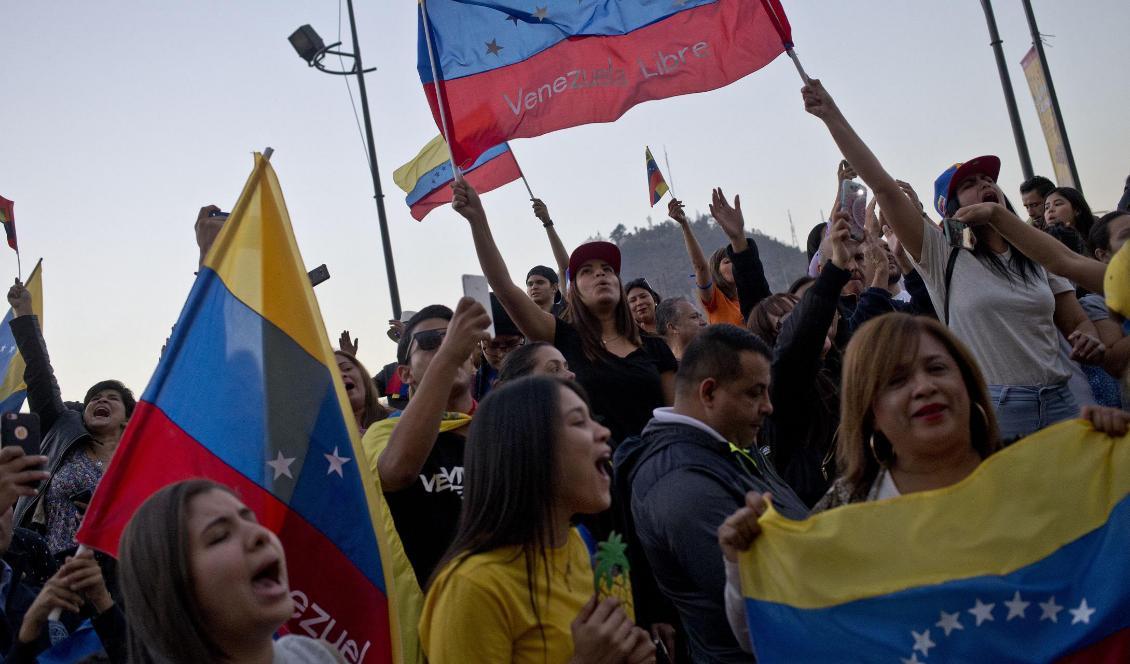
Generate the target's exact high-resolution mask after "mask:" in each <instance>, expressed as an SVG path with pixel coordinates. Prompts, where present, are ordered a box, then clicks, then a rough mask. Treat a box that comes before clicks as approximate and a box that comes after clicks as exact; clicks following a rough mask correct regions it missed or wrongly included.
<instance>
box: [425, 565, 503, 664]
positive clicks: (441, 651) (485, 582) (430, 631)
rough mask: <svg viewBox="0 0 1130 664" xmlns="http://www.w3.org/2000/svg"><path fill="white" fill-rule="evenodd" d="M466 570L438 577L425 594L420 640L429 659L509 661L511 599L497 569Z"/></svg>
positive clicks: (470, 663) (467, 663)
mask: <svg viewBox="0 0 1130 664" xmlns="http://www.w3.org/2000/svg"><path fill="white" fill-rule="evenodd" d="M460 571H461V570H456V571H455V573H454V574H446V575H444V578H440V579H437V580H436V582H435V583H433V584H432V588H431V589H430V590H429V591H428V595H427V598H426V599H425V600H424V611H423V613H422V614H421V616H420V641H421V645H422V646H423V649H424V654H425V655H426V656H427V658H428V662H429V664H480V663H481V664H497V663H498V662H509V661H510V660H511V658H512V650H513V639H514V637H513V634H512V633H511V632H512V627H511V620H510V616H509V611H508V609H507V602H506V599H505V598H504V597H500V596H499V595H498V594H497V593H496V592H495V590H494V586H496V585H497V583H492V578H491V575H489V574H488V575H485V578H483V579H481V580H479V579H472V578H470V575H468V574H461V573H460ZM495 581H497V580H495Z"/></svg>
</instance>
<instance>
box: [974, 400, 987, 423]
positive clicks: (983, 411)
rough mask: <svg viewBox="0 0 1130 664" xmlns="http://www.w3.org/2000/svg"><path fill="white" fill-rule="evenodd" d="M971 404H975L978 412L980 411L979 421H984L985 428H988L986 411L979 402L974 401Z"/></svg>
mask: <svg viewBox="0 0 1130 664" xmlns="http://www.w3.org/2000/svg"><path fill="white" fill-rule="evenodd" d="M973 405H974V406H977V410H978V411H980V413H981V421H983V422H984V423H985V428H988V427H989V415H988V413H986V412H985V409H984V408H982V407H981V404H979V403H974V404H973Z"/></svg>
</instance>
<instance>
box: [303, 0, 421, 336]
mask: <svg viewBox="0 0 1130 664" xmlns="http://www.w3.org/2000/svg"><path fill="white" fill-rule="evenodd" d="M346 6H347V7H348V9H349V32H350V34H351V35H352V37H353V52H352V53H344V52H341V51H335V50H333V49H334V48H335V47H337V46H340V45H341V42H337V43H335V44H330V45H329V46H326V45H325V44H324V43H323V42H322V38H321V37H319V36H318V33H317V32H315V31H314V29H313V28H311V27H310V26H309V25H304V26H302V27H300V28H298V30H295V31H294V34H292V35H291V36H290V43H291V45H292V46H294V50H295V51H297V52H298V55H299V56H301V57H302V59H303V60H305V61H306V62H307V64H309V65H310V66H311V67H316V68H317V69H318V70H319V71H322V72H325V73H327V74H336V75H338V76H351V75H354V74H355V75H356V76H357V89H358V91H359V92H360V94H361V113H362V116H363V119H364V121H365V144H366V145H365V147H366V148H367V149H368V157H369V172H370V173H371V174H372V176H373V198H374V199H376V201H377V220H378V221H379V223H380V228H381V247H382V248H383V249H384V258H385V272H386V273H387V275H388V293H389V297H390V298H391V299H392V317H393V318H396V319H399V318H400V314H401V309H400V288H399V286H398V285H397V283H396V265H395V263H394V262H393V257H392V240H391V239H390V238H389V234H388V217H387V216H386V215H385V201H384V199H385V195H384V191H382V189H381V174H380V170H379V169H378V168H377V149H376V145H375V144H374V142H373V124H372V121H371V120H370V117H369V95H368V94H367V92H366V90H365V74H366V73H367V72H370V71H374V69H375V68H374V69H365V68H364V66H363V65H362V64H361V45H360V43H359V42H358V40H357V22H356V21H355V20H354V18H353V0H346ZM327 54H332V55H337V56H340V57H346V58H352V59H353V67H352V68H351V69H349V70H348V71H336V70H333V69H326V67H325V66H324V65H323V64H322V60H323V59H324V58H325V57H326V55H327Z"/></svg>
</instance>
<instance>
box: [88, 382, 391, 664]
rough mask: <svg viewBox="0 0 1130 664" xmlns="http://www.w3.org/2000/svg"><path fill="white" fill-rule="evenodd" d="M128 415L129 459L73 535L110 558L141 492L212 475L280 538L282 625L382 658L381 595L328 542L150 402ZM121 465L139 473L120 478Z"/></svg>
mask: <svg viewBox="0 0 1130 664" xmlns="http://www.w3.org/2000/svg"><path fill="white" fill-rule="evenodd" d="M130 419H131V422H130V427H129V428H128V429H127V430H126V435H125V436H124V437H123V439H122V441H121V443H120V445H119V447H118V452H117V454H118V455H122V454H125V455H126V457H128V459H127V458H124V457H120V456H119V457H115V459H114V463H112V464H110V466H109V468H108V469H107V470H106V475H105V476H104V477H103V478H102V481H101V482H100V483H99V485H98V490H97V491H96V492H95V497H94V499H93V502H94V504H92V505H91V509H90V510H89V511H88V516H87V518H86V519H84V520H83V523H82V527H81V528H80V529H79V533H78V539H79V541H80V542H82V543H83V544H86V545H87V546H91V547H94V548H96V549H99V550H102V551H105V552H107V553H109V554H111V555H113V556H115V557H116V556H117V555H118V540H119V539H120V537H121V533H122V530H124V529H125V525H126V523H128V521H129V519H130V517H131V516H133V514H134V512H135V511H137V508H138V507H139V506H140V505H141V503H143V502H145V499H146V498H148V497H149V496H151V495H152V494H153V493H155V492H156V491H158V490H160V489H161V488H162V487H165V486H167V485H169V484H173V483H174V482H179V481H181V480H186V479H190V478H194V477H206V478H208V479H211V480H214V481H216V482H219V483H220V484H223V485H225V486H227V487H230V488H231V489H232V490H234V491H235V492H236V493H237V494H238V495H239V497H240V500H242V501H243V502H244V503H245V504H246V505H247V506H248V507H250V508H251V509H252V510H254V511H255V514H256V515H257V516H258V517H259V520H260V522H261V523H263V525H265V526H267V527H268V528H270V529H271V530H272V531H274V532H275V533H276V534H278V536H279V539H280V540H281V541H282V544H283V548H284V549H285V550H286V554H287V556H286V557H287V575H288V577H289V580H290V590H291V595H292V596H293V597H294V598H295V607H294V609H295V616H294V618H293V619H292V620H290V622H288V623H287V624H286V625H285V626H284V627H283V630H284V631H288V632H290V633H292V634H302V635H305V636H311V637H314V638H319V639H325V640H327V641H329V642H330V643H331V644H333V645H335V646H336V647H337V648H338V649H339V650H340V651H341V652H342V655H343V656H344V657H345V659H346V661H349V662H362V661H385V659H386V658H387V653H389V652H391V648H392V645H391V643H390V641H389V615H388V603H387V601H386V598H385V596H384V594H383V593H382V592H381V591H380V589H379V588H376V587H375V586H373V584H372V583H370V582H369V580H368V579H366V578H365V576H364V575H363V574H361V572H360V570H358V569H357V568H356V567H355V566H354V565H353V563H352V562H350V561H349V559H348V558H346V557H345V555H344V554H342V552H341V551H340V550H339V549H338V548H337V547H336V546H334V544H333V543H332V542H330V541H329V540H327V539H326V537H325V536H324V535H323V534H322V533H321V532H320V531H318V530H317V529H316V528H315V527H314V526H312V525H311V524H310V523H309V522H307V521H306V520H305V519H303V518H302V517H300V516H298V515H297V514H294V513H293V512H291V511H290V509H289V508H288V507H287V506H286V504H284V503H283V502H281V501H280V500H278V499H277V498H275V497H274V496H273V495H271V494H270V493H268V492H267V491H265V490H264V489H263V488H262V487H260V486H259V485H257V484H255V483H254V482H252V481H251V480H249V479H247V477H245V476H244V475H243V474H241V473H239V472H237V471H236V470H235V469H233V468H232V467H231V466H229V465H227V464H226V463H224V462H223V461H222V460H221V459H220V458H219V457H217V456H215V455H214V454H213V453H212V452H210V451H209V450H208V449H206V448H205V447H203V446H202V445H200V444H199V443H197V442H196V441H195V440H193V439H192V438H190V437H189V436H188V434H186V433H185V432H184V431H183V430H182V429H181V428H180V427H178V426H177V425H176V424H175V423H174V422H172V421H171V420H169V419H168V418H167V417H165V414H164V413H163V412H161V410H160V409H158V408H156V407H155V406H153V405H152V404H150V403H148V402H145V401H141V402H139V403H138V404H137V408H136V409H135V410H134V413H133V417H132V418H130ZM137 431H144V432H145V440H144V441H129V440H128V438H130V435H131V434H130V432H137ZM128 468H145V469H146V472H145V473H135V474H133V475H131V476H129V477H126V476H125V474H124V470H125V469H128ZM99 503H101V504H99ZM95 508H97V509H95ZM367 520H368V519H367V517H363V518H362V521H361V523H362V524H364V523H366V522H367ZM366 658H368V659H366Z"/></svg>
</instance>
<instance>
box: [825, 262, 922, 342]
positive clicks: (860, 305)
mask: <svg viewBox="0 0 1130 664" xmlns="http://www.w3.org/2000/svg"><path fill="white" fill-rule="evenodd" d="M829 265H831V264H829ZM832 267H835V266H832ZM825 268H827V266H825ZM903 283H904V284H905V286H906V292H907V293H909V294H910V302H903V301H901V300H896V299H894V298H893V297H891V292H890V291H888V290H886V289H884V288H868V289H867V290H865V291H863V294H862V295H860V296H859V300H858V301H857V302H856V303H855V307H854V309H852V310H851V316H850V317H849V318H848V329H849V331H850V332H855V331H856V330H858V329H859V328H860V326H862V325H863V324H864V323H866V322H867V321H869V320H871V319H872V318H876V317H878V316H882V315H883V314H889V313H891V312H894V311H899V312H902V313H906V314H917V315H922V316H930V317H932V318H937V317H938V316H937V314H935V313H934V305H933V303H932V302H931V301H930V293H929V291H927V290H926V282H924V281H922V277H921V276H919V274H918V271H917V270H911V271H910V273H909V274H907V275H906V276H905V277H904V278H903Z"/></svg>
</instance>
